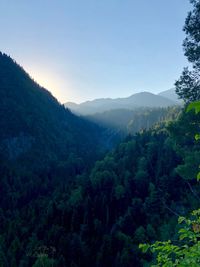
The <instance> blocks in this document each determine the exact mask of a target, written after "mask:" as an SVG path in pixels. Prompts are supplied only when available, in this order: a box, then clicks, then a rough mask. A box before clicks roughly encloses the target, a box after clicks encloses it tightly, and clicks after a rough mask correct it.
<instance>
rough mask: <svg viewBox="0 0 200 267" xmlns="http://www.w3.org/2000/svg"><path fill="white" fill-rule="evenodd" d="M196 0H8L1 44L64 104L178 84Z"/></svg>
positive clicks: (2, 9) (0, 2)
mask: <svg viewBox="0 0 200 267" xmlns="http://www.w3.org/2000/svg"><path fill="white" fill-rule="evenodd" d="M189 9H190V4H189V0H30V1H28V0H0V25H1V33H0V50H1V51H2V52H5V53H7V54H9V55H11V56H12V57H13V58H14V59H15V60H16V61H17V62H18V63H20V65H22V66H23V67H24V68H25V69H26V70H27V71H28V72H29V73H30V74H31V76H32V77H33V78H34V79H35V80H37V81H38V82H39V83H40V84H41V85H43V86H45V87H46V88H47V89H49V90H50V91H51V92H52V93H53V95H55V96H56V97H57V98H58V99H59V100H60V101H61V102H66V101H75V102H81V101H84V100H88V99H94V98H99V97H123V96H129V95H131V94H133V93H136V92H139V91H151V92H155V93H156V92H160V91H162V90H166V89H169V88H171V87H173V84H174V81H175V80H176V79H177V78H178V77H179V75H180V73H181V71H182V68H183V66H184V65H187V61H186V59H185V58H184V55H183V51H182V41H183V38H184V33H183V32H182V28H183V25H184V21H185V17H186V15H187V12H188V11H189Z"/></svg>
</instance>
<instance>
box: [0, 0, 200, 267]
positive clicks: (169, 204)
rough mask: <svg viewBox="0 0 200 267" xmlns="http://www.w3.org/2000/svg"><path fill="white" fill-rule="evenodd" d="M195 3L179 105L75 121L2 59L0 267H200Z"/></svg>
mask: <svg viewBox="0 0 200 267" xmlns="http://www.w3.org/2000/svg"><path fill="white" fill-rule="evenodd" d="M191 4H192V11H191V12H189V13H188V16H187V18H186V20H185V25H184V32H185V35H186V38H185V40H184V42H183V48H184V53H185V56H186V58H187V59H188V61H189V63H190V68H184V70H183V72H182V74H181V76H180V78H178V77H177V81H176V83H175V86H176V93H177V95H178V97H179V98H180V99H181V100H182V101H183V102H184V104H183V105H182V106H173V107H168V108H158V107H157V108H142V109H140V110H134V111H129V112H128V111H125V110H123V112H122V113H123V118H126V119H127V120H124V119H122V120H119V117H118V115H116V114H117V113H115V114H114V113H113V112H108V113H105V114H104V122H103V123H102V117H101V116H102V115H101V116H100V115H98V114H96V115H95V116H96V117H95V118H94V117H93V118H92V119H91V117H90V116H88V117H82V116H77V115H75V114H73V113H72V112H71V111H70V110H69V109H67V108H66V107H65V106H64V105H61V104H60V103H59V102H58V101H57V100H56V99H55V98H54V97H53V96H52V95H51V93H50V92H49V91H47V90H46V89H44V88H43V87H41V86H40V85H39V84H38V83H36V82H35V81H34V80H33V79H32V78H31V77H30V75H29V74H27V73H26V72H25V70H24V69H23V68H22V67H21V66H19V65H18V64H17V63H16V62H15V61H14V60H13V59H12V58H11V57H9V56H7V55H6V54H4V53H0V115H1V116H0V267H43V266H45V267H107V266H110V267H133V266H134V267H140V266H141V267H142V266H144V267H148V266H158V267H159V266H164V267H172V266H193V267H198V266H200V252H199V247H200V211H199V208H200V186H199V180H200V174H198V173H199V167H200V1H199V0H192V1H191ZM122 113H121V111H120V114H122ZM106 114H107V115H106ZM106 116H107V121H106V124H105V117H106ZM192 211H193V213H192V218H191V220H189V219H186V218H187V217H188V216H190V214H191V212H192ZM181 223H185V227H183V228H182V227H181V225H180V224H181ZM180 234H181V237H180V239H179V235H180Z"/></svg>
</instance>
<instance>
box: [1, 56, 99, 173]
mask: <svg viewBox="0 0 200 267" xmlns="http://www.w3.org/2000/svg"><path fill="white" fill-rule="evenodd" d="M0 129H1V131H0V153H1V156H2V157H3V158H4V159H6V160H10V161H12V162H16V161H18V162H19V163H20V165H21V166H22V165H23V162H24V163H25V165H26V164H27V163H28V162H29V163H30V164H29V167H30V168H38V169H42V168H43V167H45V166H48V165H49V163H50V162H54V161H56V160H61V159H62V160H65V161H66V160H67V158H68V157H69V156H71V157H73V155H74V156H75V157H76V156H78V157H82V158H83V155H84V158H85V159H87V158H88V157H91V155H92V154H95V153H96V150H97V149H98V147H99V148H100V142H101V141H100V136H101V129H100V128H99V127H97V126H96V125H94V124H93V123H89V122H88V121H86V120H84V119H81V118H78V117H76V116H75V115H73V114H72V113H71V112H70V111H69V110H66V109H65V107H64V106H62V105H60V103H58V101H57V100H56V99H55V98H54V97H53V96H52V95H51V94H50V92H48V91H47V90H45V89H44V88H42V87H41V86H39V85H38V84H37V83H36V82H34V81H33V80H32V79H31V78H30V76H29V75H28V74H27V73H26V72H25V71H24V70H23V69H22V68H21V67H20V66H19V65H17V64H16V63H15V62H14V61H13V60H12V59H11V58H10V57H8V56H7V55H5V54H2V53H0ZM94 144H95V148H94ZM98 144H99V145H98ZM101 145H102V144H101ZM25 165H24V166H25Z"/></svg>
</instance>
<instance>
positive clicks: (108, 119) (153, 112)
mask: <svg viewBox="0 0 200 267" xmlns="http://www.w3.org/2000/svg"><path fill="white" fill-rule="evenodd" d="M180 111H181V108H180V107H179V106H173V107H168V108H137V109H134V110H130V109H113V110H108V111H104V112H101V113H95V114H93V115H89V116H85V118H86V119H88V120H90V121H92V122H95V123H97V124H98V125H100V126H103V127H106V128H111V129H115V130H116V131H118V132H121V133H122V134H124V135H125V136H126V135H127V134H135V133H137V132H139V131H141V130H148V129H150V128H151V127H152V126H154V125H155V124H159V123H166V122H169V121H173V120H175V119H176V118H177V117H178V115H179V113H180Z"/></svg>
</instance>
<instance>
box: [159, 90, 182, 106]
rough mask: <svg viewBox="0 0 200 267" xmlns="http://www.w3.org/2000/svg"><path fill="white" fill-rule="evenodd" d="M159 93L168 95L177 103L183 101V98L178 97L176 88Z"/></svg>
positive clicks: (167, 96)
mask: <svg viewBox="0 0 200 267" xmlns="http://www.w3.org/2000/svg"><path fill="white" fill-rule="evenodd" d="M158 95H160V96H163V97H166V98H168V99H170V100H172V101H175V102H177V103H181V100H180V99H179V98H178V95H177V94H176V92H175V88H171V89H169V90H166V91H163V92H161V93H159V94H158Z"/></svg>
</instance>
